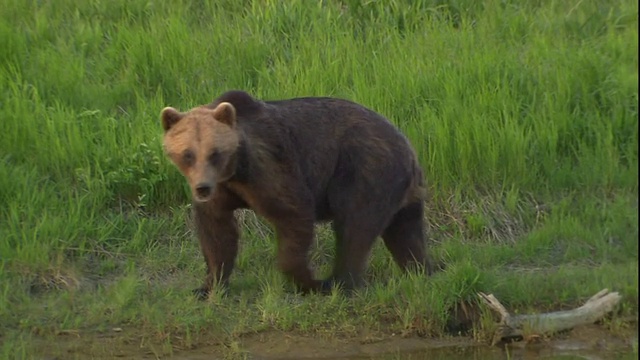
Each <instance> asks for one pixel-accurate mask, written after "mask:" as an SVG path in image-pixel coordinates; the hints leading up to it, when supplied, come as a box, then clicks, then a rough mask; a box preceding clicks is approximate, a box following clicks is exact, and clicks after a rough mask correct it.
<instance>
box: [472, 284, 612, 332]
mask: <svg viewBox="0 0 640 360" xmlns="http://www.w3.org/2000/svg"><path fill="white" fill-rule="evenodd" d="M478 296H480V299H482V300H483V301H484V303H485V304H486V305H487V306H488V307H489V308H491V309H492V310H494V311H496V312H497V313H498V314H500V317H501V320H500V325H499V327H498V329H497V330H496V332H495V333H494V335H493V341H492V344H493V345H495V344H497V343H498V342H500V341H501V340H503V339H508V338H513V337H525V335H528V336H531V335H542V334H550V333H555V332H558V331H562V330H568V329H572V328H574V327H576V326H579V325H585V324H592V323H594V322H596V321H597V320H599V319H601V318H602V317H604V316H605V315H606V314H608V313H609V312H611V311H613V309H614V308H615V307H616V305H618V303H619V302H620V299H621V298H622V297H621V296H620V294H618V293H617V292H609V290H608V289H604V290H601V291H600V292H598V293H597V294H595V295H594V296H592V297H591V298H590V299H589V300H587V302H586V303H585V304H584V305H582V306H580V307H579V308H576V309H572V310H567V311H557V312H552V313H544V314H533V315H511V314H509V312H508V311H507V309H505V307H504V306H502V304H501V303H500V301H498V299H496V298H495V296H493V294H489V295H487V294H484V293H479V294H478Z"/></svg>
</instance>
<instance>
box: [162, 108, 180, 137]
mask: <svg viewBox="0 0 640 360" xmlns="http://www.w3.org/2000/svg"><path fill="white" fill-rule="evenodd" d="M160 117H161V118H162V128H163V129H164V132H167V131H169V129H171V128H172V127H173V125H175V124H177V123H178V121H180V119H182V118H183V117H184V114H182V113H180V112H179V111H178V110H176V109H174V108H172V107H166V108H164V109H162V112H161V113H160Z"/></svg>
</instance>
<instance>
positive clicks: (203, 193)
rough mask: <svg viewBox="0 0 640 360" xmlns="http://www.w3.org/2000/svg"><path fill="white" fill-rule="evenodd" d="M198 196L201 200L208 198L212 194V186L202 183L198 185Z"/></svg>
mask: <svg viewBox="0 0 640 360" xmlns="http://www.w3.org/2000/svg"><path fill="white" fill-rule="evenodd" d="M196 194H197V195H198V197H199V198H207V197H209V195H210V194H211V185H209V184H207V183H200V184H198V185H196Z"/></svg>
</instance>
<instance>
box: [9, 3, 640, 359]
mask: <svg viewBox="0 0 640 360" xmlns="http://www.w3.org/2000/svg"><path fill="white" fill-rule="evenodd" d="M0 8H2V9H3V10H2V11H0V48H1V49H2V50H1V51H0V92H1V97H0V109H1V110H2V112H3V114H4V115H3V116H2V127H3V129H2V131H0V344H1V345H0V354H2V355H1V356H2V357H3V358H4V357H30V356H33V355H34V354H37V353H38V351H40V350H38V349H40V347H38V346H37V344H38V343H39V342H38V341H40V340H41V339H45V341H46V343H49V344H51V343H53V340H54V338H56V339H59V337H60V335H59V334H61V333H63V334H64V333H69V332H70V331H71V332H74V333H75V331H78V332H79V333H80V334H97V333H100V332H107V333H110V332H111V331H112V330H111V329H113V328H121V329H123V331H122V332H121V333H118V334H123V335H122V336H123V337H124V338H126V339H131V338H135V340H132V341H133V342H135V343H136V344H140V346H141V348H143V349H147V350H148V349H152V350H150V351H153V352H155V353H157V354H159V353H171V352H172V351H178V350H180V349H185V348H189V347H197V346H199V345H201V344H204V343H218V342H222V343H226V344H231V345H228V348H227V349H228V352H229V353H230V354H237V351H236V350H233V349H235V348H234V346H236V345H234V344H237V342H238V341H239V339H240V337H241V336H242V335H243V334H250V333H254V332H259V331H268V330H273V329H276V330H280V331H285V332H297V333H299V332H301V333H303V334H311V335H320V336H327V337H342V336H359V335H360V334H362V333H364V332H375V333H382V334H390V333H403V334H408V335H416V334H417V335H424V336H442V335H443V334H444V330H445V328H446V324H447V322H448V321H449V318H450V316H451V314H450V313H451V309H452V307H453V306H455V305H456V304H457V303H459V302H460V301H475V293H476V292H477V291H484V292H491V293H494V294H495V295H496V296H497V297H498V298H499V299H501V300H502V301H503V303H504V304H505V305H507V306H508V307H509V308H510V309H513V310H514V311H521V312H525V311H542V310H550V309H553V310H557V309H560V308H563V309H564V308H568V307H571V306H575V305H577V304H579V303H580V302H582V301H584V300H585V299H587V298H588V297H589V296H591V295H592V294H593V293H595V292H597V291H598V290H600V289H602V288H604V287H606V288H609V289H612V290H615V291H619V292H621V293H622V294H623V302H622V306H621V312H620V313H618V314H617V315H616V316H617V317H619V318H625V317H628V316H634V317H635V316H637V314H638V301H637V297H638V286H637V283H638V242H637V238H638V225H637V224H638V122H637V119H638V57H637V51H638V28H637V26H638V5H637V2H636V1H633V0H623V1H594V0H586V1H579V0H576V1H509V0H507V1H497V0H496V1H486V2H478V1H474V0H467V1H465V0H448V1H447V0H431V1H429V0H421V1H402V0H391V1H386V2H362V1H354V0H351V1H343V2H340V1H337V0H330V1H323V2H317V1H303V0H293V1H288V2H278V1H271V0H262V1H258V0H254V1H250V0H243V1H236V0H219V1H211V2H205V1H197V0H193V1H186V0H182V1H181V0H171V1H162V2H161V1H142V0H127V1H125V0H111V1H106V0H92V1H73V0H58V1H55V2H43V1H33V0H20V1H18V0H0ZM228 89H244V90H247V91H249V92H251V93H253V94H254V95H255V96H258V97H260V98H265V99H276V98H286V97H296V96H309V95H322V96H326V95H329V96H338V97H344V98H348V99H351V100H354V101H357V102H359V103H362V104H364V105H366V106H368V107H371V108H373V109H375V110H376V111H378V112H380V113H382V114H384V115H386V116H387V117H389V118H390V119H391V120H392V121H393V122H394V123H396V124H397V125H398V127H399V128H400V129H401V130H402V131H403V132H404V133H406V134H407V136H408V137H409V138H410V140H411V141H412V143H413V144H414V146H415V148H416V150H417V152H418V154H419V156H420V160H421V162H422V165H423V166H424V168H425V172H426V176H427V180H428V182H429V184H430V187H431V195H432V200H431V202H430V203H429V204H428V222H429V225H430V226H429V227H430V230H429V231H430V243H431V245H432V248H433V251H434V254H435V255H436V257H437V258H439V259H443V260H444V261H445V263H446V264H447V269H446V271H444V272H442V273H439V274H437V275H436V276H433V277H432V278H429V279H425V278H422V277H405V276H402V275H401V274H400V272H399V271H398V269H396V268H395V265H394V264H393V262H392V261H391V258H390V256H389V254H388V253H387V252H386V251H385V250H384V248H383V246H381V245H378V246H376V248H375V250H374V253H373V256H372V259H371V267H370V275H371V283H370V285H369V286H368V287H367V288H365V289H363V290H362V291H360V292H358V293H357V294H356V295H355V296H354V297H352V298H345V297H343V296H342V295H339V294H334V295H333V296H325V297H322V296H308V297H300V296H296V295H293V294H292V293H291V285H290V284H289V283H287V282H285V281H284V280H283V279H282V278H281V276H280V274H279V273H278V272H277V269H276V267H275V262H274V249H275V241H274V239H273V233H272V232H271V230H270V229H269V227H268V226H266V225H265V224H264V223H263V222H262V221H260V220H259V219H256V218H255V217H254V216H253V215H252V214H251V213H243V214H242V215H241V216H242V219H243V224H244V235H243V241H242V248H241V254H240V256H239V259H238V267H237V271H236V272H235V273H234V276H233V278H232V287H231V293H230V296H228V297H222V296H218V295H215V296H214V297H213V298H212V299H211V301H210V302H208V303H200V302H197V301H195V300H194V299H192V298H191V295H190V290H191V289H192V288H194V287H196V286H198V285H199V284H200V281H201V280H202V275H203V273H204V262H203V261H202V257H201V255H200V253H199V249H198V246H197V242H196V241H195V239H194V233H193V229H192V228H191V227H190V226H189V215H188V214H189V212H188V202H189V197H188V191H187V189H186V184H185V181H184V180H183V179H182V177H181V175H180V174H179V173H178V172H177V170H176V169H175V168H174V167H173V165H171V164H170V163H169V162H168V160H167V159H166V158H165V157H164V155H163V153H162V149H161V136H162V133H161V128H160V125H159V111H160V110H161V109H162V108H163V107H164V106H169V105H170V106H175V107H179V108H182V109H187V108H189V107H191V106H195V105H198V104H202V103H207V102H209V101H211V99H212V98H213V97H215V96H217V95H219V94H220V93H222V92H223V91H226V90H228ZM318 240H319V241H318V243H317V247H316V248H315V249H314V252H313V256H312V258H313V260H314V264H315V265H316V266H317V268H318V272H319V274H325V273H327V272H328V271H329V269H330V265H331V260H332V258H333V252H334V248H333V245H332V241H333V238H332V236H331V233H330V231H329V230H328V228H326V227H320V228H319V229H318ZM480 330H481V329H480ZM39 339H40V340H39ZM229 349H231V350H229ZM95 351H98V352H99V351H103V352H112V351H113V352H117V347H115V348H106V349H102V350H99V349H97V348H96V350H95ZM238 351H239V350H238Z"/></svg>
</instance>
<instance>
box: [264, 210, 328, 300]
mask: <svg viewBox="0 0 640 360" xmlns="http://www.w3.org/2000/svg"><path fill="white" fill-rule="evenodd" d="M275 227H276V233H277V237H278V267H279V268H280V270H281V271H282V272H283V273H284V274H285V275H286V276H287V277H288V278H290V279H291V280H293V283H294V284H295V286H296V288H297V289H298V291H300V292H302V293H303V294H307V293H309V292H312V291H322V283H321V282H320V281H318V280H316V279H314V277H313V273H312V271H311V269H310V268H309V250H310V248H311V244H312V242H313V229H314V224H313V220H312V218H311V217H308V218H306V219H304V218H303V219H301V218H297V217H296V218H288V219H286V220H284V219H280V220H279V221H277V222H276V223H275Z"/></svg>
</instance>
